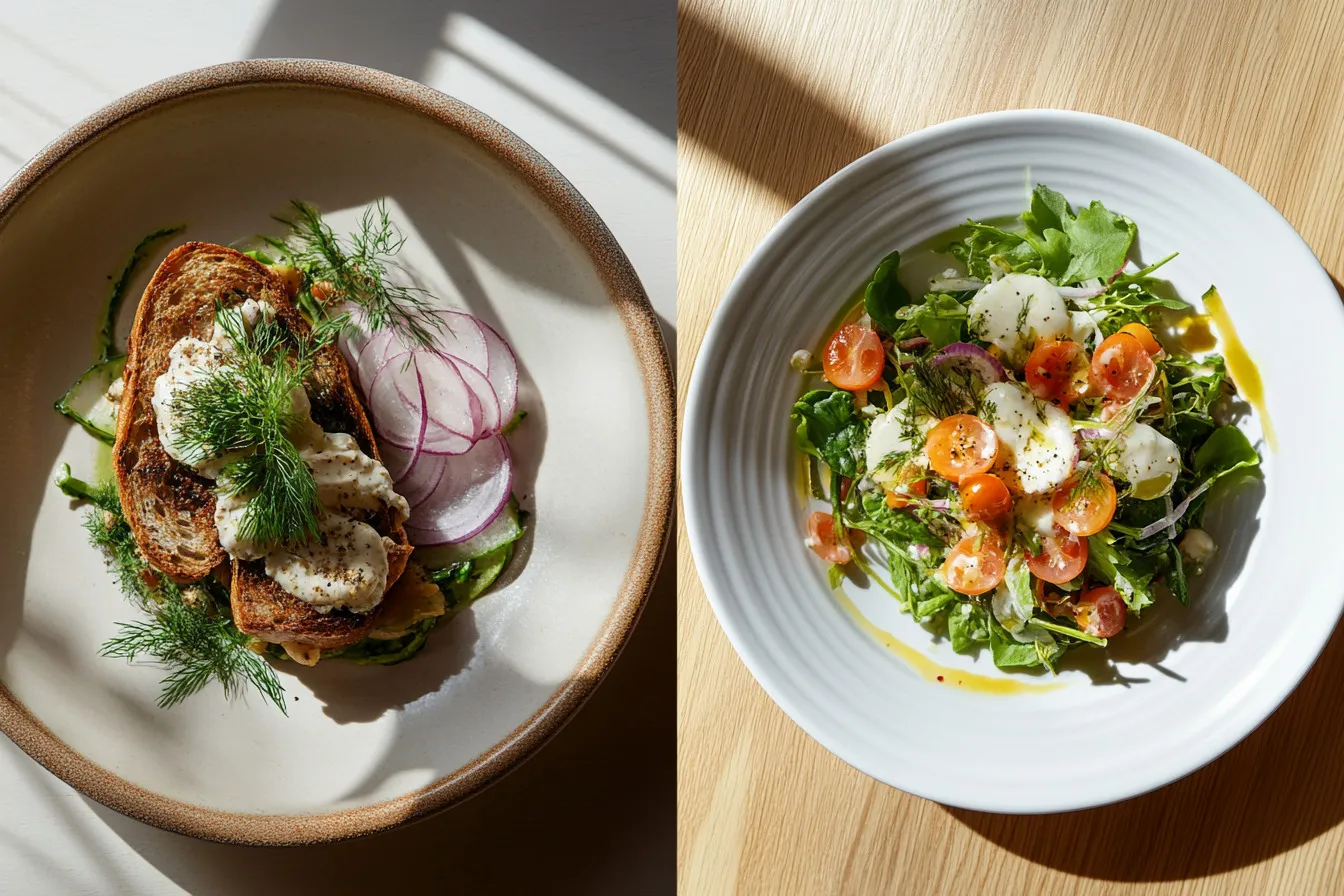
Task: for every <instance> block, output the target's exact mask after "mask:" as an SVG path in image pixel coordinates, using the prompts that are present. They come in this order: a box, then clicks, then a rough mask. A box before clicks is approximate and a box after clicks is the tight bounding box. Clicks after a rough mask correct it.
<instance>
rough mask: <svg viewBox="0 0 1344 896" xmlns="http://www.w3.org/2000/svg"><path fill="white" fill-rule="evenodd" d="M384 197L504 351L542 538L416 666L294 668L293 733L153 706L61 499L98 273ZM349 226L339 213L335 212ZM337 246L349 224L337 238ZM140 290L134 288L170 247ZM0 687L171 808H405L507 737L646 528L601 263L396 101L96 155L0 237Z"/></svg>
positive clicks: (286, 111)
mask: <svg viewBox="0 0 1344 896" xmlns="http://www.w3.org/2000/svg"><path fill="white" fill-rule="evenodd" d="M382 197H386V198H387V199H388V200H389V203H390V205H391V208H392V211H393V213H394V216H395V218H396V219H397V220H398V221H399V223H401V224H402V225H403V229H404V230H405V231H406V232H407V233H408V235H409V236H410V241H409V243H408V245H407V247H406V249H405V250H404V253H403V259H404V260H405V262H406V263H407V265H408V267H410V268H411V269H412V270H413V271H414V272H415V274H416V275H417V276H418V277H420V278H421V279H422V281H423V282H425V283H427V284H428V285H429V286H430V287H431V288H432V289H433V290H434V291H435V292H436V293H437V294H438V295H439V296H441V297H443V298H444V299H445V300H447V301H448V303H450V304H453V305H456V306H459V307H464V308H466V309H468V310H470V311H471V312H473V313H475V314H477V315H479V316H481V317H482V318H483V319H485V320H486V321H487V322H489V323H490V324H492V325H493V326H495V327H496V329H498V330H499V332H500V333H502V334H503V335H504V336H505V338H506V339H507V340H508V341H509V342H510V343H511V344H512V346H513V347H514V349H515V351H516V353H517V356H518V359H519V363H520V368H521V371H522V379H523V394H522V398H521V402H520V407H521V408H522V409H525V410H527V411H528V413H529V415H530V416H529V418H528V419H527V421H526V422H525V423H524V424H523V425H522V427H521V428H520V429H519V430H517V432H516V433H515V435H514V436H513V437H511V444H512V446H513V448H514V453H515V460H516V464H517V470H518V478H517V480H516V482H515V490H516V493H517V494H518V495H519V496H520V497H521V498H522V503H523V505H524V507H525V509H527V510H529V511H531V512H532V513H533V516H532V519H531V522H530V527H531V532H530V535H529V536H528V537H527V539H526V541H525V542H524V544H523V548H522V551H521V555H520V557H519V558H518V559H517V560H515V564H514V566H513V567H511V570H512V572H511V574H510V575H509V576H508V577H507V578H508V579H509V581H508V582H507V583H506V584H505V585H504V587H502V588H501V589H500V590H499V592H498V593H496V594H493V595H492V596H490V597H489V598H488V599H486V600H484V601H482V602H481V603H479V604H478V605H476V606H475V607H474V608H473V609H472V610H470V611H468V612H466V613H464V614H463V615H461V616H459V617H458V618H456V619H455V620H454V621H453V622H452V623H451V625H449V626H447V627H445V628H444V629H440V630H438V631H436V632H435V634H434V635H433V636H432V637H431V639H430V641H429V645H428V647H427V649H426V650H425V652H424V653H423V654H422V655H421V656H420V657H418V658H417V659H416V660H414V661H413V662H409V663H405V664H401V665H398V666H393V667H385V668H379V667H356V666H351V665H348V664H342V663H338V662H324V663H322V664H321V665H320V666H318V667H317V668H316V669H311V670H309V669H296V668H295V666H294V664H285V665H284V666H283V667H282V671H281V673H280V677H281V680H282V683H283V684H284V686H285V688H286V689H287V692H288V694H289V696H288V698H287V700H288V707H289V717H288V718H286V717H284V716H282V715H281V714H280V713H279V712H277V711H276V710H275V709H274V708H272V707H270V706H268V705H266V704H265V703H264V702H263V701H262V700H261V699H260V698H259V697H258V696H257V695H255V694H252V695H250V696H248V697H247V698H246V699H244V700H241V701H237V702H234V703H231V704H230V703H226V702H225V700H224V698H223V696H222V694H221V693H220V691H219V688H218V687H217V686H215V685H212V686H211V687H210V688H208V689H207V690H206V691H205V692H204V693H203V694H201V695H198V696H196V697H193V698H191V699H189V700H188V701H187V702H186V703H185V704H183V705H181V706H179V707H177V708H174V709H171V710H168V711H164V710H160V709H158V708H156V707H155V699H156V697H157V694H158V690H159V679H160V676H161V672H160V670H158V669H156V668H153V667H151V666H148V665H142V664H136V665H127V664H125V663H123V662H121V661H117V660H110V659H103V658H101V657H99V656H98V649H99V646H100V645H101V644H102V642H104V641H105V640H106V639H108V638H109V637H111V636H113V635H114V634H115V633H116V622H117V621H118V620H128V619H133V618H135V616H136V613H135V611H134V610H133V609H132V608H131V607H130V606H129V605H128V604H127V603H126V602H125V601H124V600H123V599H122V598H121V596H120V595H119V594H118V592H117V590H116V588H115V586H114V584H113V583H112V581H111V579H110V577H109V575H108V573H107V571H106V570H105V569H104V567H103V563H102V561H101V559H100V557H99V555H98V554H97V553H96V552H95V551H94V549H93V548H92V547H90V546H89V544H88V543H87V540H86V538H85V536H84V533H83V531H82V530H81V528H80V520H81V517H82V513H81V512H77V511H72V510H71V509H70V502H69V501H67V500H66V499H65V498H64V497H63V496H62V495H61V494H60V493H59V492H58V491H57V490H56V489H55V487H54V486H53V485H52V477H53V473H54V471H55V469H56V467H57V465H58V464H59V463H60V462H62V461H68V462H69V463H70V464H71V466H72V467H73V468H74V470H75V471H76V473H77V474H78V475H89V474H90V473H92V472H93V470H94V467H95V464H96V461H97V457H96V455H97V451H96V448H95V443H94V441H93V440H92V439H90V438H89V437H88V436H87V435H85V434H84V433H83V432H82V431H80V430H78V429H77V428H76V427H74V426H71V425H69V424H68V422H67V421H66V420H64V419H63V418H61V417H59V416H57V415H56V414H55V413H54V412H53V411H52V410H51V404H52V402H53V401H54V400H55V399H56V398H57V397H58V396H59V395H60V394H61V392H62V391H63V390H64V389H65V388H66V386H67V385H68V384H69V383H70V382H71V381H72V380H73V378H74V377H75V376H76V375H77V374H78V373H79V372H80V371H81V370H82V369H83V368H84V367H85V366H87V365H88V363H89V362H90V361H91V360H92V357H91V355H92V345H93V343H92V339H93V335H94V332H95V329H96V327H97V320H98V316H99V314H100V313H101V312H100V309H101V307H102V305H103V303H104V298H105V296H106V293H107V290H108V286H109V280H108V276H109V275H110V274H114V273H115V272H116V271H117V270H119V269H120V266H121V265H122V263H123V261H124V260H125V258H126V256H127V255H128V254H129V251H130V249H131V247H132V246H134V245H135V243H136V241H137V240H139V239H140V237H142V236H143V235H144V234H146V233H148V232H149V231H151V230H154V229H156V228H159V227H162V226H165V225H167V224H172V223H179V222H181V223H186V224H187V225H188V229H187V231H186V233H185V235H184V236H183V237H182V238H181V239H198V240H208V241H214V242H224V243H227V242H230V241H233V240H235V239H237V238H239V237H243V236H246V235H249V234H255V233H277V232H280V230H281V228H280V225H278V224H276V222H274V221H273V220H271V218H270V216H271V215H273V214H276V213H283V212H284V210H285V206H286V204H287V202H288V201H289V200H290V199H291V198H296V199H303V200H306V201H309V202H313V203H316V204H317V205H318V206H319V207H320V208H322V209H324V210H326V211H331V212H340V214H339V216H338V219H337V220H338V222H339V223H340V224H342V225H348V224H350V223H352V220H353V217H354V215H355V211H354V210H355V209H359V208H362V207H365V206H366V205H368V204H369V203H372V202H373V201H374V200H376V199H379V198H382ZM341 210H345V211H344V212H342V211H341ZM338 229H339V228H338ZM170 245H172V244H171V243H170V244H168V245H165V246H163V247H162V248H161V249H160V251H159V253H158V255H157V256H156V257H155V258H154V259H153V261H152V262H151V263H150V264H149V265H147V269H146V271H145V272H144V274H143V275H142V276H141V278H140V279H139V280H138V281H137V284H136V289H135V290H133V294H132V297H131V299H130V300H129V301H128V307H127V308H126V309H125V311H126V314H125V315H124V320H125V323H124V327H123V332H124V329H125V325H128V323H129V319H130V316H131V314H132V313H133V310H134V309H133V306H134V304H135V300H136V299H137V298H138V296H139V290H142V289H143V285H144V283H145V281H146V280H147V279H148V275H149V273H151V272H152V270H153V267H154V265H155V264H157V262H158V260H159V259H161V258H162V257H163V255H164V254H165V253H166V251H167V249H168V248H169V246H170ZM0 282H3V283H4V284H5V289H4V292H3V300H2V302H3V305H2V307H3V310H4V312H5V315H6V320H7V323H6V324H5V325H4V326H3V327H0V384H3V389H4V391H5V393H6V394H7V395H9V396H10V399H9V407H8V413H7V423H6V424H5V426H4V427H3V429H0V466H3V468H4V469H5V470H6V471H7V477H8V480H9V492H8V497H7V499H6V513H5V514H4V517H3V520H0V541H2V542H3V544H4V545H5V546H6V549H5V551H4V553H3V556H2V557H0V594H3V598H0V668H3V681H4V683H5V685H6V686H8V687H9V689H10V690H11V691H12V692H13V693H14V694H15V695H16V696H17V697H18V699H20V700H21V701H22V702H23V703H24V704H25V705H26V706H27V707H28V708H29V710H30V711H31V712H32V713H33V714H34V715H36V716H37V718H38V719H39V720H40V721H41V722H42V723H43V724H45V725H46V726H48V727H49V728H50V729H51V730H52V731H53V732H54V733H55V735H56V736H57V737H59V738H60V739H61V740H63V741H64V742H65V743H66V744H68V745H69V746H70V747H72V748H73V749H74V750H76V751H78V752H79V753H81V754H83V755H84V756H85V757H87V758H88V759H90V760H92V761H93V762H95V763H97V764H98V765H100V766H102V767H103V768H105V769H108V770H109V771H111V772H113V773H114V774H116V775H119V776H121V777H122V778H124V779H126V780H127V781H130V782H131V783H134V784H137V785H139V786H141V787H144V788H147V789H149V790H151V791H154V792H156V793H158V794H161V795H163V796H166V797H170V798H172V799H176V800H180V801H183V802H187V803H190V804H193V805H198V806H203V807H207V808H214V809H223V810H232V811H240V812H264V813H288V812H300V813H302V812H328V811H335V810H339V809H341V808H344V807H349V806H359V805H365V804H370V803H375V802H378V801H381V800H385V799H389V798H393V797H397V796H401V795H403V794H405V793H408V792H410V791H412V790H414V789H416V788H419V787H422V786H425V785H427V784H430V783H431V782H433V781H436V780H438V779H441V778H443V777H444V776H446V775H448V774H450V773H452V772H454V771H455V770H457V769H459V768H460V767H462V766H464V765H466V764H468V763H470V762H471V761H472V760H474V759H475V758H477V757H478V756H480V755H481V754H482V753H484V752H486V751H487V750H489V749H490V748H491V747H493V746H494V745H496V744H497V743H499V742H500V741H501V740H503V739H505V738H508V737H509V736H510V735H511V734H512V733H513V732H515V731H516V730H517V729H519V728H520V727H521V726H524V725H526V724H527V723H529V720H531V719H533V717H534V715H535V714H536V713H537V712H538V711H539V710H540V709H541V708H542V707H543V705H544V704H546V703H547V701H548V700H549V699H550V698H551V696H552V695H553V694H554V693H555V692H556V691H557V689H558V688H559V687H560V686H561V685H562V684H564V683H566V682H567V681H568V679H569V678H570V676H571V675H572V674H573V673H574V670H575V669H576V668H577V667H578V666H579V664H580V662H581V660H583V658H584V657H585V656H586V655H587V654H588V653H589V651H590V648H591V647H592V646H593V643H594V640H595V638H596V637H597V635H598V633H599V631H600V630H601V629H602V627H603V625H604V623H605V622H606V620H607V619H608V616H609V615H610V614H611V613H612V610H613V607H614V605H615V603H616V598H617V595H618V592H619V591H620V588H621V585H622V582H623V581H624V579H625V576H626V573H627V570H628V568H629V567H630V565H631V562H632V557H634V556H635V553H636V541H637V537H638V535H639V533H640V528H641V519H642V517H643V513H644V505H645V497H646V481H647V477H648V473H649V460H648V458H649V448H650V438H649V423H648V420H649V412H648V410H647V405H646V397H645V394H644V386H643V379H642V377H641V373H640V367H639V365H638V363H637V359H636V355H635V353H634V351H633V349H632V347H631V343H630V341H629V337H628V335H627V330H626V328H625V326H624V325H623V323H622V320H621V318H620V316H619V315H618V313H617V310H616V308H615V306H614V305H613V303H612V302H611V299H610V297H609V294H608V292H607V290H606V288H605V287H604V285H603V283H602V282H601V280H600V278H599V274H598V271H597V270H596V268H595V267H594V264H593V262H592V260H591V258H590V257H589V256H588V254H587V252H586V251H585V250H584V248H583V247H582V246H581V245H580V244H579V242H578V241H577V240H576V239H574V238H573V237H572V236H571V235H570V233H569V232H568V231H567V230H566V229H565V227H564V226H563V225H562V223H561V222H560V220H559V219H558V218H557V217H556V216H555V214H554V213H552V212H551V211H550V210H549V209H548V208H547V207H546V206H544V205H543V204H542V202H541V201H540V200H539V199H538V198H537V197H536V196H535V195H534V194H533V193H532V192H531V191H530V189H529V188H528V187H527V186H526V185H525V184H524V183H523V182H522V181H521V180H520V179H519V178H518V177H517V176H516V175H514V174H513V173H511V172H510V170H509V169H507V168H506V167H505V166H504V165H503V164H502V163H500V162H499V161H497V160H495V159H494V158H493V157H491V156H489V155H487V154H486V153H485V152H484V151H483V150H481V149H480V148H479V147H477V146H476V145H475V144H474V143H472V142H471V141H470V140H468V139H467V138H465V137H463V136H460V135H458V134H455V133H453V132H451V131H449V130H448V129H447V128H445V127H444V126H442V125H440V124H438V123H436V122H434V121H431V120H429V119H428V118H426V117H423V116H420V115H418V114H416V113H413V112H411V111H409V110H407V109H405V108H402V107H400V106H396V105H393V104H390V103H386V102H382V101H378V100H374V99H371V98H366V97H363V96H360V95H357V94H353V93H347V92H340V91H334V90H328V89H321V88H315V87H314V88H301V87H249V88H243V89H234V90H229V91H222V92H216V93H211V94H207V95H203V96H197V97H194V98H192V99H190V100H189V101H185V102H182V101H178V102H176V103H173V104H170V105H168V106H164V107H158V108H156V109H153V110H151V111H150V112H149V113H148V114H144V115H142V116H140V117H138V118H135V119H133V120H131V121H129V122H128V123H125V124H123V125H121V126H119V127H117V128H115V129H114V130H113V131H111V132H110V133H107V134H106V135H104V136H102V137H100V138H99V139H98V140H97V141H95V142H94V143H93V144H92V145H90V146H89V147H87V148H86V149H84V150H83V151H82V152H80V153H79V154H78V155H77V156H75V157H74V158H73V159H71V160H70V161H68V162H67V163H65V164H63V165H62V166H60V167H59V168H58V169H57V170H56V171H55V172H54V173H53V174H52V175H51V176H50V177H48V178H47V179H46V180H45V181H43V182H41V183H40V184H39V185H38V186H37V187H36V188H35V189H33V190H32V192H31V193H30V194H29V195H28V196H27V197H26V198H25V199H24V200H23V202H22V203H21V204H20V205H19V206H18V207H17V208H16V209H15V211H14V213H13V214H12V215H11V216H10V218H9V219H8V220H6V221H4V222H3V223H2V224H0Z"/></svg>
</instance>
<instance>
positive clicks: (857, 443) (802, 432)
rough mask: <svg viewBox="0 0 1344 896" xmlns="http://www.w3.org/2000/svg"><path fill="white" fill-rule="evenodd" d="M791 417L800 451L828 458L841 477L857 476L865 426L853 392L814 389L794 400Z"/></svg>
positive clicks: (828, 461) (827, 461)
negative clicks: (860, 418)
mask: <svg viewBox="0 0 1344 896" xmlns="http://www.w3.org/2000/svg"><path fill="white" fill-rule="evenodd" d="M789 419H791V420H792V421H793V425H794V443H795V444H796V445H797V446H798V450H800V451H805V452H807V453H808V454H811V455H812V456H814V457H817V458H820V459H821V460H823V461H825V463H826V465H827V466H829V467H830V468H831V470H832V471H834V472H836V473H838V474H840V475H841V476H846V477H848V478H850V479H853V478H854V477H855V475H856V474H857V473H858V458H859V457H861V456H862V453H863V426H862V424H861V423H860V422H859V415H858V412H856V411H855V410H854V396H853V395H851V394H850V393H848V392H842V391H839V390H833V389H815V390H813V391H811V392H808V393H807V394H806V395H804V396H803V397H802V398H800V399H798V401H796V402H795V403H794V405H793V411H792V412H791V413H790V414H789Z"/></svg>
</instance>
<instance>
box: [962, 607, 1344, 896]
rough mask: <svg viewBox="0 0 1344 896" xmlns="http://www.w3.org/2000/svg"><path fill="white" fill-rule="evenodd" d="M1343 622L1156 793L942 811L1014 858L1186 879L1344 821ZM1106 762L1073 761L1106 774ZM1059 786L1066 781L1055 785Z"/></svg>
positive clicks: (1240, 863)
mask: <svg viewBox="0 0 1344 896" xmlns="http://www.w3.org/2000/svg"><path fill="white" fill-rule="evenodd" d="M1342 679H1344V628H1340V629H1337V630H1336V631H1335V633H1334V635H1333V636H1332V637H1331V639H1330V642H1329V643H1328V644H1327V645H1326V648H1325V650H1324V652H1323V653H1322V654H1321V657H1320V659H1319V660H1318V661H1317V663H1316V665H1315V666H1314V667H1313V668H1312V670H1311V672H1310V673H1308V675H1307V677H1306V679H1304V681H1303V683H1302V685H1301V686H1300V687H1299V688H1298V689H1297V690H1296V691H1295V692H1293V694H1292V695H1291V696H1290V697H1289V698H1288V699H1287V701H1286V702H1285V703H1284V704H1283V706H1282V707H1280V708H1279V710H1278V712H1276V713H1275V714H1274V715H1272V716H1270V718H1269V720H1268V721H1266V722H1265V723H1264V724H1263V725H1261V726H1260V728H1259V729H1257V730H1256V731H1255V732H1253V733H1252V734H1251V735H1250V736H1249V737H1247V738H1246V740H1244V741H1243V742H1242V743H1241V744H1240V745H1238V746H1236V747H1234V748H1233V749H1232V750H1231V751H1230V752H1229V753H1227V754H1226V755H1225V756H1223V757H1222V758H1221V759H1218V760H1217V761H1215V762H1213V763H1211V764H1210V765H1207V766H1205V767H1204V768H1202V769H1200V770H1199V771H1197V772H1195V773H1194V774H1192V775H1190V776H1189V777H1186V778H1183V779H1182V780H1180V781H1178V782H1176V783H1175V784H1172V785H1170V786H1168V787H1163V788H1161V789H1160V790H1157V791H1154V792H1153V793H1150V794H1146V795H1144V796H1141V797H1137V798H1135V799H1132V800H1127V801H1125V802H1123V803H1117V804H1115V805H1112V806H1104V807H1102V808H1100V809H1089V810H1086V811H1082V812H1069V813H1063V814H1058V815H1039V816H1010V815H993V814H989V813H984V812H971V811H967V810H963V809H948V810H947V811H948V812H949V813H950V814H951V815H952V816H953V817H954V818H956V819H958V820H959V821H961V822H962V823H964V824H965V825H966V826H967V827H969V828H971V829H972V830H974V831H976V832H977V833H979V834H980V835H981V836H983V837H985V838H986V839H988V840H991V841H993V842H994V843H996V844H998V845H999V846H1002V847H1003V848H1005V849H1008V850H1010V851H1012V852H1014V853H1017V854H1018V855H1020V856H1022V857H1024V858H1027V859H1030V860H1031V861H1033V862H1038V863H1040V864H1042V865H1048V866H1049V867H1051V868H1056V869H1059V870H1061V871H1067V872H1069V873H1071V874H1078V875H1082V876H1085V877H1093V878H1100V879H1103V880H1114V881H1164V880H1184V879H1188V878H1195V877H1202V876H1205V875H1210V874H1219V873H1222V872H1226V871H1232V870H1235V869H1237V868H1243V867H1245V866H1247V865H1253V864H1255V863H1257V862H1260V861H1263V860H1264V859H1267V858H1271V857H1273V856H1276V855H1279V854H1280V853H1283V852H1286V851H1287V850H1290V849H1293V848H1294V847H1297V846H1300V845H1301V844H1303V843H1306V842H1307V841H1309V840H1312V839H1314V838H1315V837H1317V836H1319V835H1321V834H1323V833H1325V832H1326V831H1328V830H1330V829H1331V828H1333V827H1335V826H1336V825H1338V824H1339V823H1340V822H1341V821H1344V713H1341V712H1339V709H1338V697H1337V694H1338V682H1339V681H1340V680H1342ZM1123 761H1124V746H1123V745H1122V744H1120V745H1117V746H1116V752H1115V755H1114V756H1113V757H1110V758H1106V759H1104V760H1103V759H1101V758H1097V757H1093V758H1086V757H1079V758H1078V759H1077V764H1076V768H1077V769H1078V773H1080V774H1083V773H1086V774H1104V773H1105V767H1106V764H1107V763H1109V762H1123ZM1059 786H1067V783H1066V782H1064V781H1061V782H1060V784H1059Z"/></svg>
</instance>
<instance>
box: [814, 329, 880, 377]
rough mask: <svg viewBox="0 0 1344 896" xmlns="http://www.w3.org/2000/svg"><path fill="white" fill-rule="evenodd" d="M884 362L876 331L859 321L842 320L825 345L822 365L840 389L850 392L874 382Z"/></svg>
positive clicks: (827, 375)
mask: <svg viewBox="0 0 1344 896" xmlns="http://www.w3.org/2000/svg"><path fill="white" fill-rule="evenodd" d="M886 363H887V355H886V352H884V351H882V340H881V339H880V338H879V337H878V335H877V331H876V330H873V329H870V328H868V327H861V326H859V325H858V324H845V325H844V326H843V327H841V328H840V329H838V330H836V331H835V335H834V336H832V337H831V341H830V342H829V343H827V345H826V353H825V354H824V355H823V356H822V359H821V369H822V371H823V372H824V373H825V374H826V379H828V380H830V381H831V382H832V383H834V384H835V385H837V386H839V387H840V388H841V389H848V390H849V391H851V392H854V391H857V390H859V389H867V388H869V387H871V386H875V385H877V381H878V380H880V379H882V368H883V366H884V365H885V364H886Z"/></svg>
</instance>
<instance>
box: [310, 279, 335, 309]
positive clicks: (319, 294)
mask: <svg viewBox="0 0 1344 896" xmlns="http://www.w3.org/2000/svg"><path fill="white" fill-rule="evenodd" d="M308 291H309V292H310V293H312V296H313V299H314V300H315V301H316V302H317V304H319V305H325V304H327V302H329V301H331V300H332V298H334V297H335V295H336V287H335V286H333V285H332V282H331V281H330V280H319V281H317V282H316V283H314V284H313V286H312V288H311V289H309V290H308Z"/></svg>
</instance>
